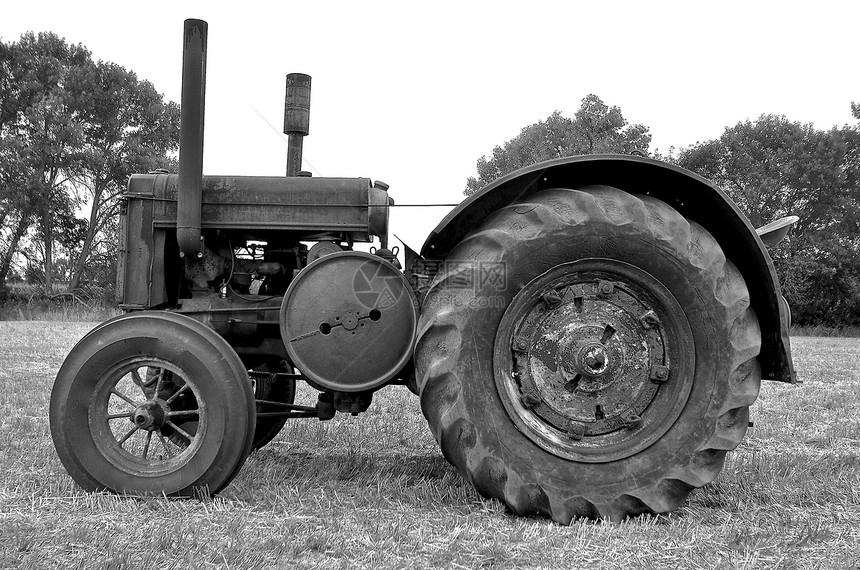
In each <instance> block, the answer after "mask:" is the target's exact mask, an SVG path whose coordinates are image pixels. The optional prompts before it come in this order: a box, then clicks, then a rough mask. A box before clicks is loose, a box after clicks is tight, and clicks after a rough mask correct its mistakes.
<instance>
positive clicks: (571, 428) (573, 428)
mask: <svg viewBox="0 0 860 570" xmlns="http://www.w3.org/2000/svg"><path fill="white" fill-rule="evenodd" d="M567 435H568V436H569V437H570V439H575V440H577V441H579V440H580V439H582V438H583V437H585V425H584V424H581V423H579V422H570V423H569V424H568V425H567Z"/></svg>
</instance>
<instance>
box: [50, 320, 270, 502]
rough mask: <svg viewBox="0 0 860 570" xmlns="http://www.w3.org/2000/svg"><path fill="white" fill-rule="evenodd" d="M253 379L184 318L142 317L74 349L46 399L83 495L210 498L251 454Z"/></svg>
mask: <svg viewBox="0 0 860 570" xmlns="http://www.w3.org/2000/svg"><path fill="white" fill-rule="evenodd" d="M254 422H255V409H254V397H253V394H252V392H251V385H250V380H249V379H248V375H247V371H246V370H245V367H244V365H243V364H242V361H241V360H240V359H239V357H238V355H237V354H236V353H235V351H234V350H233V349H232V348H231V347H230V345H229V344H227V342H226V341H225V340H224V339H223V338H221V337H220V336H218V335H217V334H216V333H215V332H214V331H212V330H211V329H209V328H208V327H206V326H205V325H203V324H201V323H199V322H197V321H195V320H193V319H190V318H188V317H186V316H183V315H178V314H175V313H166V312H164V313H163V312H139V313H131V314H128V315H123V316H121V317H117V318H116V319H113V320H112V321H109V322H107V323H105V324H103V325H100V326H99V327H98V328H97V329H96V330H94V331H93V332H92V333H90V334H88V335H87V336H85V337H84V338H83V339H81V341H80V342H78V344H77V345H75V347H74V348H73V349H72V351H71V353H69V356H68V357H67V358H66V360H65V361H64V362H63V365H62V367H61V368H60V371H59V373H58V374H57V379H56V381H55V383H54V388H53V390H52V392H51V403H50V423H51V435H52V437H53V440H54V445H55V447H56V450H57V454H58V455H59V456H60V460H61V461H62V463H63V465H64V466H65V467H66V470H67V471H68V472H69V474H70V475H71V476H72V478H73V479H74V480H75V482H77V483H78V484H79V485H80V486H81V487H83V488H84V489H86V490H89V491H97V490H110V491H114V492H117V493H130V494H135V495H162V494H166V495H171V496H180V497H188V496H197V495H205V494H215V493H217V492H218V491H220V490H221V489H222V488H223V487H224V486H226V485H227V484H228V483H229V482H230V480H232V478H233V477H234V476H235V475H236V473H238V471H239V469H240V468H241V466H242V464H243V463H244V461H245V459H246V457H247V455H248V452H249V451H250V448H251V443H252V438H253V434H254Z"/></svg>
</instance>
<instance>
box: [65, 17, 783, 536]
mask: <svg viewBox="0 0 860 570" xmlns="http://www.w3.org/2000/svg"><path fill="white" fill-rule="evenodd" d="M184 41H185V44H184V45H185V52H184V61H183V86H182V126H181V135H180V139H181V141H180V165H179V173H178V175H176V174H168V173H166V172H151V173H149V174H141V175H134V176H132V177H131V180H130V181H129V184H128V191H127V193H126V194H125V197H124V206H123V210H122V216H121V222H122V223H121V230H120V247H119V265H118V267H119V273H118V279H117V291H118V299H119V303H120V307H121V309H122V310H123V311H124V314H123V315H122V316H120V317H117V318H115V319H112V320H109V321H107V322H105V323H103V324H101V325H99V326H98V327H96V328H95V329H94V330H92V331H91V332H90V333H89V334H87V335H86V336H85V337H84V338H83V339H81V341H80V342H79V343H78V344H77V345H76V346H75V347H74V349H72V351H71V353H70V354H69V356H68V358H67V359H66V360H65V362H64V363H63V365H62V367H61V369H60V371H59V373H58V375H57V379H56V383H55V385H54V389H53V392H52V394H51V406H50V422H51V433H52V436H53V439H54V443H55V445H56V448H57V452H58V454H59V456H60V459H61V460H62V462H63V465H64V466H65V467H66V469H67V470H68V472H69V473H70V474H71V476H72V478H73V479H74V480H75V481H76V482H77V483H78V484H79V485H81V486H82V487H84V488H85V489H88V490H111V491H115V492H118V493H129V494H134V495H162V494H166V495H169V496H197V495H200V494H206V493H209V494H211V493H217V492H218V491H220V490H221V489H222V488H224V487H225V486H226V485H227V484H228V483H229V482H230V480H231V479H232V478H233V477H234V476H235V475H236V473H237V472H238V471H239V469H240V468H241V466H242V464H243V463H244V461H245V459H246V457H247V456H248V454H249V452H250V451H251V450H253V449H255V448H258V447H260V446H262V445H265V444H266V443H267V442H268V441H269V440H271V439H272V438H273V437H274V436H275V435H276V434H277V433H278V431H279V430H280V429H281V427H282V426H283V425H284V424H285V422H286V421H287V420H292V419H295V418H318V419H320V420H327V419H331V418H332V417H334V416H335V414H336V413H338V412H341V413H350V414H353V415H356V414H360V413H361V412H363V411H365V410H367V408H368V406H369V405H370V403H371V399H372V397H373V395H374V393H375V392H376V391H378V390H380V389H382V388H384V387H386V386H391V385H399V386H405V387H406V388H408V389H410V390H411V391H413V392H415V393H416V394H418V395H419V396H420V399H421V407H422V410H423V412H424V415H425V416H426V418H427V421H428V422H429V425H430V429H431V431H432V432H433V436H434V437H435V438H436V440H437V441H438V442H439V444H440V446H441V448H442V453H443V454H444V456H445V457H446V458H447V459H448V460H449V461H450V462H451V463H452V464H453V465H454V466H455V467H456V468H457V469H458V470H459V471H460V473H462V475H463V476H464V477H465V478H467V479H468V480H469V481H470V482H471V483H472V484H474V486H475V487H476V488H477V490H478V491H479V492H480V493H481V494H482V495H484V496H487V497H495V498H497V499H499V500H501V501H503V502H504V503H505V504H506V505H507V506H508V507H509V508H510V509H511V510H512V511H513V512H515V513H519V514H543V515H546V516H548V517H551V518H553V519H554V520H556V521H558V522H560V523H563V524H567V523H569V522H570V521H571V519H572V518H574V517H589V518H609V519H612V520H619V519H622V518H624V517H626V516H630V515H636V514H639V513H645V512H658V513H659V512H667V511H671V510H672V509H674V508H676V507H678V505H679V504H681V502H682V501H683V500H684V498H685V497H686V496H687V495H688V494H689V493H690V492H691V491H692V490H693V489H695V488H697V487H701V486H702V485H705V484H707V483H709V482H710V481H713V480H714V478H715V477H716V476H717V474H718V473H719V471H720V469H721V468H722V466H723V461H724V458H725V455H726V452H728V451H729V450H731V449H733V448H735V447H736V446H737V445H738V443H739V442H740V441H741V439H742V438H743V436H744V433H745V432H746V430H747V427H748V424H749V407H750V405H752V404H753V402H754V401H755V399H756V396H757V395H758V392H759V386H760V380H761V378H766V379H771V380H776V381H781V382H793V381H794V379H795V375H794V371H793V369H792V362H791V356H790V352H789V337H788V327H789V316H788V307H787V306H786V305H785V302H784V300H783V299H782V297H781V295H780V290H779V284H778V281H777V277H776V274H775V272H774V267H773V264H772V262H771V259H770V257H769V255H768V253H767V251H766V250H765V245H764V242H763V239H762V237H760V236H759V235H757V232H756V230H755V229H753V228H752V226H751V225H750V224H749V222H748V221H747V219H746V218H745V217H744V216H743V215H742V214H741V212H740V211H739V210H738V208H737V207H736V206H735V204H733V203H732V201H731V200H730V199H729V198H727V197H726V195H725V194H724V193H723V192H722V191H721V190H720V189H719V188H717V187H716V186H714V185H713V184H711V183H709V182H708V181H706V180H704V179H702V178H700V177H699V176H696V175H694V174H692V173H690V172H687V171H685V170H683V169H681V168H678V167H676V166H673V165H670V164H665V163H662V162H658V161H655V160H651V159H648V158H644V157H637V156H622V155H603V156H578V157H571V158H564V159H558V160H553V161H550V162H544V163H541V164H536V165H534V166H531V167H528V168H525V169H522V170H519V171H517V172H515V173H513V174H510V175H508V176H505V177H503V178H501V179H499V180H497V181H496V182H494V183H493V184H491V185H489V186H488V187H486V188H484V189H483V190H481V191H480V192H478V193H477V194H475V195H473V196H471V197H469V198H468V199H467V200H465V201H464V202H463V203H462V204H460V205H459V206H458V207H456V208H455V209H454V210H453V211H451V212H450V213H449V214H448V215H447V216H446V217H445V218H444V220H442V222H441V223H440V224H439V225H438V226H437V227H436V229H435V230H434V231H433V232H432V233H431V234H430V236H429V237H428V238H427V240H426V243H425V244H424V246H423V248H422V250H421V252H420V254H418V253H416V252H413V251H411V250H409V249H408V248H404V249H405V250H406V251H405V270H401V267H400V264H399V262H398V260H397V256H396V253H397V252H396V248H395V247H392V248H389V245H388V213H389V207H390V206H391V205H392V204H393V202H392V200H391V199H390V198H389V196H388V186H387V185H385V184H383V183H381V182H376V183H374V182H372V181H371V180H369V179H366V178H323V177H311V176H310V175H308V174H307V173H305V172H300V165H301V151H302V137H303V136H304V135H306V134H307V133H308V115H309V102H310V77H308V76H306V75H301V74H291V75H289V76H287V94H286V108H285V120H284V131H285V132H286V133H287V134H288V135H289V141H290V142H289V154H288V160H287V162H288V165H287V175H286V176H285V177H243V176H203V175H202V151H203V106H204V105H203V101H204V86H205V53H206V43H207V25H206V23H205V22H202V21H200V20H188V21H186V22H185V30H184ZM789 222H790V220H788V221H785V222H781V223H780V224H776V227H771V228H765V229H763V230H762V231H761V232H760V233H762V234H764V235H763V238H764V239H765V240H768V241H773V240H774V239H776V237H778V235H779V234H780V233H784V232H785V231H786V229H787V227H788V225H787V224H788V223H789ZM374 238H378V240H379V245H378V249H372V248H371V250H370V252H362V251H355V250H354V249H353V246H354V244H356V243H360V242H364V243H372V242H373V240H374ZM297 381H303V382H306V383H307V384H308V385H310V386H311V387H313V388H314V389H316V390H318V391H319V399H318V402H317V403H316V405H314V406H302V405H297V404H295V403H294V396H295V393H296V382H297ZM401 389H403V388H401Z"/></svg>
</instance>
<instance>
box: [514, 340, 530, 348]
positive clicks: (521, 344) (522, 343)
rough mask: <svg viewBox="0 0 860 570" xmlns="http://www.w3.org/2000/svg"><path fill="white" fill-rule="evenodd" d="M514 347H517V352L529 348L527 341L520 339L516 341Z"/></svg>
mask: <svg viewBox="0 0 860 570" xmlns="http://www.w3.org/2000/svg"><path fill="white" fill-rule="evenodd" d="M515 346H516V347H517V350H526V349H527V348H528V347H529V341H528V340H526V339H525V338H522V337H520V338H518V339H517V341H516V343H515Z"/></svg>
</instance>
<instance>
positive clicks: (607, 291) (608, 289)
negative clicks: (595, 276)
mask: <svg viewBox="0 0 860 570" xmlns="http://www.w3.org/2000/svg"><path fill="white" fill-rule="evenodd" d="M614 289H615V284H613V283H612V282H611V281H606V280H604V279H601V280H600V281H598V282H597V291H598V292H599V293H600V294H601V295H611V294H612V291H613V290H614Z"/></svg>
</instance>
